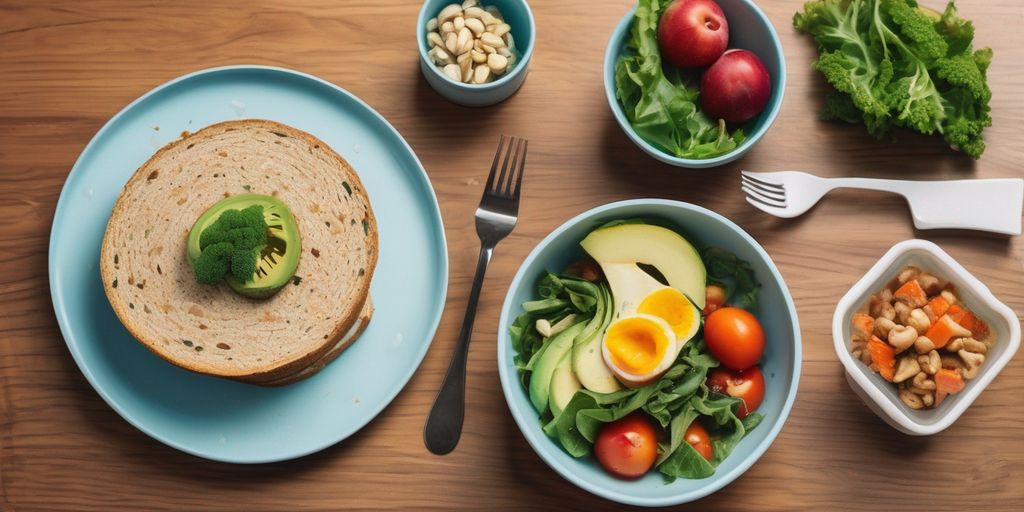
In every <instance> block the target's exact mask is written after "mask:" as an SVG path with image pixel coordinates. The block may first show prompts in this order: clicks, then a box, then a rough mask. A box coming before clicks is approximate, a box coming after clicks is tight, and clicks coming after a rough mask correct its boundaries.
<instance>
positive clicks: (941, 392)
mask: <svg viewBox="0 0 1024 512" xmlns="http://www.w3.org/2000/svg"><path fill="white" fill-rule="evenodd" d="M965 385H966V384H965V383H964V378H963V377H962V376H960V374H959V373H957V371H956V370H949V369H946V368H943V369H941V370H939V371H938V372H936V373H935V406H936V407H937V406H938V405H939V404H941V403H942V401H943V400H945V399H946V395H951V394H953V393H959V392H960V391H962V390H963V389H964V386H965Z"/></svg>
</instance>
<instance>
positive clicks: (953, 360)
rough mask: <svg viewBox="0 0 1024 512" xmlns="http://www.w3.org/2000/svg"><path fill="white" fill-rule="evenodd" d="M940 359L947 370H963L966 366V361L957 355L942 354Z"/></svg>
mask: <svg viewBox="0 0 1024 512" xmlns="http://www.w3.org/2000/svg"><path fill="white" fill-rule="evenodd" d="M939 361H940V363H941V365H942V367H943V368H945V369H947V370H962V369H963V368H964V362H963V361H961V360H960V358H959V357H956V356H955V355H951V354H942V355H941V356H939Z"/></svg>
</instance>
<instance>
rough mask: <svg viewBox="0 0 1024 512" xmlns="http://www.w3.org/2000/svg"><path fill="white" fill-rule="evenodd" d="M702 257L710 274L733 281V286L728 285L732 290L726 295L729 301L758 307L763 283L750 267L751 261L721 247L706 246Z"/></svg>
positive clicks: (743, 305) (751, 307) (746, 306)
mask: <svg viewBox="0 0 1024 512" xmlns="http://www.w3.org/2000/svg"><path fill="white" fill-rule="evenodd" d="M701 258H702V259H703V260H704V266H705V267H706V268H707V270H708V275H709V276H711V277H712V278H714V279H719V280H723V281H729V282H731V283H732V286H727V287H726V289H729V290H730V294H729V297H726V300H727V302H731V303H734V304H736V305H737V306H740V307H742V308H744V309H757V293H758V291H760V289H761V284H760V283H758V282H757V279H756V278H755V277H754V269H752V268H751V267H750V263H748V262H746V261H744V260H741V259H740V258H738V257H736V255H735V254H733V253H731V252H729V251H726V250H725V249H722V248H720V247H707V248H705V249H704V250H703V251H702V254H701Z"/></svg>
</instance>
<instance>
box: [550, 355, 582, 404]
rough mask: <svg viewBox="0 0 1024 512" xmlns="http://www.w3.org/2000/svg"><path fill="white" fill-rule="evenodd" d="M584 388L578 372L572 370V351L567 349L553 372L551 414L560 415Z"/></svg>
mask: <svg viewBox="0 0 1024 512" xmlns="http://www.w3.org/2000/svg"><path fill="white" fill-rule="evenodd" d="M581 389H583V385H582V384H580V381H579V379H577V378H576V374H575V373H573V371H572V352H571V351H568V350H567V351H566V352H565V354H563V355H562V359H561V360H560V361H558V366H555V372H554V373H553V374H551V394H550V397H549V398H548V402H549V403H548V405H549V406H550V407H551V414H553V415H555V416H558V415H559V414H562V411H563V410H565V406H566V405H569V400H572V397H573V395H575V394H576V392H577V391H579V390H581Z"/></svg>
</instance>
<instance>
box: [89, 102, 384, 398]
mask: <svg viewBox="0 0 1024 512" xmlns="http://www.w3.org/2000/svg"><path fill="white" fill-rule="evenodd" d="M260 129H262V130H264V131H269V132H272V133H278V134H286V135H287V136H288V137H294V138H296V139H298V140H302V141H305V144H306V145H307V146H308V147H309V148H310V152H311V153H312V151H313V149H312V148H316V150H318V151H319V153H318V155H322V156H325V157H326V158H328V159H330V160H331V161H332V162H333V167H334V168H335V170H337V171H338V172H340V173H342V175H343V176H344V178H345V181H346V182H348V183H349V184H350V186H351V188H352V192H350V195H352V194H355V195H356V196H358V197H357V199H358V200H360V201H363V202H364V203H365V205H366V209H365V216H364V219H363V221H364V226H363V230H364V232H365V235H366V241H365V243H366V247H365V248H366V251H367V256H366V259H367V261H366V262H365V265H364V266H363V267H362V273H360V276H361V277H363V278H362V279H359V280H358V281H357V282H355V283H352V285H353V286H354V288H353V289H352V290H350V292H351V293H350V295H349V298H350V301H349V307H347V308H346V310H345V314H343V315H339V316H338V317H335V318H330V319H329V320H325V321H330V322H333V325H331V326H330V328H329V330H327V334H325V335H324V336H323V338H322V340H321V341H320V342H318V343H316V345H315V346H313V347H312V348H311V349H310V350H307V351H305V352H303V353H301V354H294V355H290V356H289V357H284V358H282V359H279V360H273V361H266V362H263V364H255V365H248V366H247V367H238V366H236V365H232V364H224V363H225V361H218V360H213V361H211V360H209V359H196V358H188V359H185V358H182V357H179V356H178V355H177V354H176V353H175V352H174V351H172V350H169V349H168V347H167V341H166V337H162V336H161V335H160V334H159V333H155V332H153V331H152V330H151V329H148V328H146V327H145V326H143V325H142V323H141V322H140V321H139V313H138V312H136V311H133V310H134V309H135V308H134V306H133V304H132V303H131V302H126V300H125V299H124V297H122V296H121V294H119V293H118V291H117V290H116V280H117V278H118V275H123V272H119V269H118V268H117V267H118V265H117V263H116V262H115V254H116V253H115V252H114V251H116V250H120V249H116V248H115V247H114V244H113V243H111V233H112V230H116V229H121V228H125V225H124V224H125V223H129V222H131V221H132V219H133V212H132V211H130V206H129V204H128V202H127V201H125V196H126V192H127V191H129V190H131V189H135V188H138V187H140V186H141V185H143V184H144V183H145V181H146V180H147V179H152V178H151V176H152V174H151V173H152V172H153V171H152V169H154V168H156V167H157V166H158V164H159V163H160V162H161V161H162V160H163V158H164V157H165V156H166V155H167V154H169V153H170V152H172V151H174V150H175V149H180V148H181V147H182V146H184V145H186V144H193V143H194V142H196V141H201V140H204V139H208V138H212V137H217V136H218V135H221V134H224V133H226V132H230V131H236V130H260ZM188 147H191V146H188ZM124 191H125V192H122V195H121V196H120V197H119V198H118V201H117V203H115V205H114V208H113V211H112V214H111V218H110V221H109V222H108V226H107V232H106V235H105V236H104V243H103V246H102V249H101V253H100V271H101V274H102V276H103V287H104V291H105V293H106V295H107V297H108V299H109V300H110V303H111V306H112V308H113V309H114V312H115V313H116V314H117V316H118V318H120V319H121V322H122V323H123V324H124V326H125V328H126V329H127V330H128V331H129V332H130V333H131V334H132V336H133V337H135V338H136V339H137V340H138V341H139V342H141V343H142V344H143V345H144V346H146V347H147V348H148V349H149V350H151V351H153V352H154V353H156V354H157V355H159V356H160V357H162V358H164V359H165V360H167V361H169V362H171V363H172V364H175V365H177V366H181V367H183V368H185V369H188V370H191V371H194V372H198V373H203V374H208V375H215V376H220V377H228V378H235V379H242V380H250V379H252V380H260V381H272V380H279V379H283V378H286V377H289V376H292V375H294V374H296V373H297V372H300V371H301V370H302V369H304V368H306V367H308V366H310V365H311V364H314V363H316V362H318V361H320V360H321V359H323V357H324V356H325V355H326V354H327V353H328V352H329V351H330V350H331V349H332V348H333V347H335V346H336V345H337V343H338V341H339V340H340V339H341V338H342V336H344V335H345V333H347V332H348V331H349V330H351V329H352V328H353V325H355V322H357V321H359V319H360V311H361V310H362V308H363V306H364V304H365V302H366V301H367V298H368V295H369V285H370V279H371V277H372V275H373V272H374V270H375V267H376V261H377V252H378V238H377V224H376V219H375V217H374V215H373V211H372V209H371V208H370V207H369V204H370V203H369V197H368V196H366V193H365V188H364V187H363V184H362V182H361V180H360V179H359V176H358V175H357V174H356V173H355V171H354V170H353V169H352V168H351V166H349V164H348V163H347V162H346V161H345V160H344V159H343V158H342V157H341V156H340V155H338V154H337V153H336V152H334V151H333V150H332V149H331V148H330V147H329V146H328V145H327V144H326V143H324V142H323V141H321V140H319V139H317V138H316V137H314V136H312V135H310V134H308V133H306V132H303V131H301V130H297V129H295V128H291V127H289V126H286V125H283V124H280V123H276V122H273V121H265V120H254V119H250V120H239V121H227V122H223V123H218V124H215V125H211V126H209V127H206V128H203V129H202V130H199V131H198V132H196V133H195V134H183V136H182V137H181V138H179V139H177V140H175V141H173V142H171V143H169V144H167V145H166V146H164V147H163V148H161V149H160V150H159V151H157V152H156V153H155V154H154V155H153V156H152V157H151V158H150V159H149V160H148V161H147V162H146V163H144V164H143V165H142V166H141V167H139V169H138V170H137V171H136V172H135V174H134V175H133V176H132V177H131V179H129V181H128V183H127V184H126V185H125V188H124ZM296 213H297V214H298V213H299V212H296ZM193 220H194V219H193ZM186 233H187V231H186ZM182 236H183V237H184V235H182ZM303 239H304V240H303V242H304V244H305V236H303ZM304 251H305V248H304ZM178 252H179V253H180V254H177V255H175V257H177V258H186V256H185V254H184V251H178ZM303 257H304V258H309V257H310V256H309V255H308V254H304V255H303ZM300 265H301V263H300ZM140 289H141V287H140ZM267 300H274V299H273V298H271V299H267ZM312 300H316V299H312ZM257 321H258V320H257ZM289 341H294V340H287V339H283V340H282V342H289ZM189 346H190V347H191V345H189ZM215 346H217V345H215ZM196 350H197V352H198V350H199V349H198V348H197V349H196ZM230 360H231V358H230V357H229V358H228V361H230Z"/></svg>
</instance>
